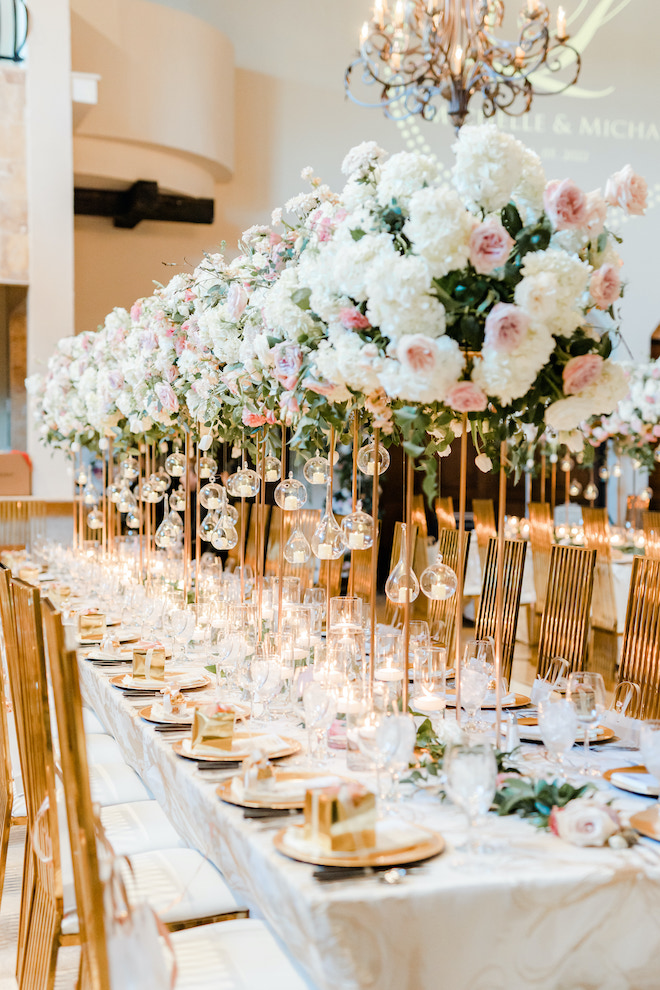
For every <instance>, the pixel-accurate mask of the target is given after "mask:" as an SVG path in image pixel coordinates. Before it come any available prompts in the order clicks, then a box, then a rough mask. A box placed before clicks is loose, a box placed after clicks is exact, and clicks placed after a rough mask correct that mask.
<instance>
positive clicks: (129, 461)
mask: <svg viewBox="0 0 660 990" xmlns="http://www.w3.org/2000/svg"><path fill="white" fill-rule="evenodd" d="M119 471H120V472H121V476H122V478H124V479H125V480H126V481H129V482H132V481H135V479H136V478H137V476H138V475H139V473H140V465H139V464H138V460H137V457H126V458H125V459H124V460H123V461H121V462H120V464H119Z"/></svg>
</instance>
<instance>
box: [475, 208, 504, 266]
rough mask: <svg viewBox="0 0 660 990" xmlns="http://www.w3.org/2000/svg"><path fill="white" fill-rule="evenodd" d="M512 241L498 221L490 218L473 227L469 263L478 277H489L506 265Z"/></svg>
mask: <svg viewBox="0 0 660 990" xmlns="http://www.w3.org/2000/svg"><path fill="white" fill-rule="evenodd" d="M513 245H514V240H513V238H512V237H510V236H509V234H508V233H507V231H506V230H505V229H504V227H503V226H502V224H501V223H500V222H499V220H496V219H495V218H494V217H490V218H489V219H488V220H484V222H483V223H480V224H479V226H478V227H475V228H474V230H473V231H472V234H471V236H470V262H471V264H472V266H473V268H474V269H475V271H477V272H479V274H480V275H490V273H491V272H492V271H494V270H495V269H496V268H501V267H502V265H504V264H506V260H507V258H508V257H509V255H510V254H511V249H512V248H513Z"/></svg>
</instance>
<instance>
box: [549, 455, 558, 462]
mask: <svg viewBox="0 0 660 990" xmlns="http://www.w3.org/2000/svg"><path fill="white" fill-rule="evenodd" d="M558 460H559V458H558V457H557V455H556V454H550V463H551V464H556V463H557V461H558Z"/></svg>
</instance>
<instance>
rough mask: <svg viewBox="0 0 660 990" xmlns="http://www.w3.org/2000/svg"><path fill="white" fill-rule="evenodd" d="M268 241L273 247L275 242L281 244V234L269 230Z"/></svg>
mask: <svg viewBox="0 0 660 990" xmlns="http://www.w3.org/2000/svg"><path fill="white" fill-rule="evenodd" d="M268 243H269V244H270V245H271V247H274V246H275V245H276V244H281V243H282V237H281V235H280V234H276V233H275V231H274V230H271V232H270V234H269V235H268Z"/></svg>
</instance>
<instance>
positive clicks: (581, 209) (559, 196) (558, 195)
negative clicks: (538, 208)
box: [543, 179, 587, 230]
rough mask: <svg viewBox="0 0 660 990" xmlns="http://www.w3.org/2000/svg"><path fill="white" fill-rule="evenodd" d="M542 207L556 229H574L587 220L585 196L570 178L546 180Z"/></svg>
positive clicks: (581, 225) (582, 225)
mask: <svg viewBox="0 0 660 990" xmlns="http://www.w3.org/2000/svg"><path fill="white" fill-rule="evenodd" d="M543 207H544V209H545V212H546V213H547V214H548V216H549V217H550V220H551V221H552V223H553V226H554V227H555V228H556V229H557V230H574V229H575V228H576V227H584V225H585V224H586V222H587V197H586V196H585V194H584V193H583V192H582V190H581V189H580V187H579V186H577V185H576V184H575V183H574V182H573V180H572V179H561V180H560V179H553V180H552V182H548V184H547V186H546V187H545V192H544V193H543Z"/></svg>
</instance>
